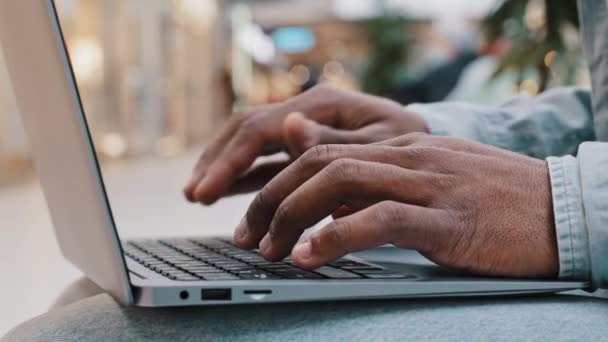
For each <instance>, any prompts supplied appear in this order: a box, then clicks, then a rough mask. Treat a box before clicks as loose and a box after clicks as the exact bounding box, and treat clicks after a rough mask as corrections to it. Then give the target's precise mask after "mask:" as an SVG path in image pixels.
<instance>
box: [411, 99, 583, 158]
mask: <svg viewBox="0 0 608 342" xmlns="http://www.w3.org/2000/svg"><path fill="white" fill-rule="evenodd" d="M407 108H408V110H411V111H413V112H415V113H418V114H419V115H421V116H422V117H423V118H424V119H425V121H426V123H427V126H428V128H429V130H430V131H431V133H432V134H435V135H447V136H453V137H458V138H463V139H469V140H475V141H478V142H481V143H484V144H488V145H493V146H497V147H501V148H504V149H508V150H511V151H515V152H519V153H523V154H526V155H529V156H532V157H536V158H547V157H549V156H561V155H566V154H572V155H573V154H576V150H577V147H578V145H579V144H581V143H583V142H585V141H594V140H595V131H594V123H593V112H592V104H591V92H590V90H589V89H584V88H556V89H554V90H550V91H547V92H545V93H543V94H541V95H539V96H534V97H531V96H527V95H521V96H517V97H515V98H514V99H513V100H511V101H508V102H506V103H504V104H502V105H500V106H486V105H474V104H469V103H460V102H438V103H431V104H413V105H410V106H408V107H407Z"/></svg>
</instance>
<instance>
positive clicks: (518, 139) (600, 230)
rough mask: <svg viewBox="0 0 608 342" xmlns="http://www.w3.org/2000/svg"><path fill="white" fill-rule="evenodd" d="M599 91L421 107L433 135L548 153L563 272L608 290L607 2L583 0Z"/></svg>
mask: <svg viewBox="0 0 608 342" xmlns="http://www.w3.org/2000/svg"><path fill="white" fill-rule="evenodd" d="M579 12H580V17H581V25H582V37H583V40H584V48H585V54H586V57H587V60H588V64H589V67H590V69H591V76H592V90H589V89H581V88H559V89H554V90H550V91H547V92H545V93H543V94H541V95H539V96H536V97H530V96H524V95H522V96H518V97H516V98H514V99H513V100H511V101H509V102H507V103H504V104H503V105H501V106H499V107H494V106H484V105H472V104H466V103H458V102H440V103H434V104H426V105H423V104H414V105H411V106H409V107H408V109H410V110H412V111H414V112H417V113H419V114H421V115H422V116H423V117H424V118H425V120H426V122H427V124H428V127H429V129H430V130H431V133H433V134H438V135H449V136H454V137H459V138H464V139H471V140H476V141H479V142H482V143H485V144H489V145H494V146H498V147H501V148H505V149H509V150H512V151H516V152H520V153H524V154H527V155H529V156H532V157H537V158H546V160H547V163H548V166H549V173H550V177H551V186H552V196H553V210H554V214H555V229H556V236H557V247H558V251H559V265H560V271H559V276H560V278H563V279H589V280H591V284H592V287H594V288H608V0H579Z"/></svg>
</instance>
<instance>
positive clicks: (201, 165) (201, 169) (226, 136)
mask: <svg viewBox="0 0 608 342" xmlns="http://www.w3.org/2000/svg"><path fill="white" fill-rule="evenodd" d="M238 124H239V120H233V121H231V122H229V123H228V124H227V125H226V128H225V129H224V130H223V131H222V132H221V133H220V134H219V136H218V137H217V138H215V139H213V141H212V142H211V143H210V144H209V145H208V147H207V148H206V149H205V151H204V152H203V154H202V155H201V157H200V158H199V160H198V161H197V163H196V166H195V167H194V170H193V171H192V176H191V177H190V180H189V181H188V183H187V184H186V186H185V187H184V190H183V192H184V196H185V197H186V199H187V200H188V201H190V202H196V199H195V196H194V191H195V190H196V187H197V186H198V184H199V183H200V181H201V179H202V178H203V177H204V175H205V172H206V167H207V166H208V165H209V163H210V162H211V161H212V160H214V159H215V158H216V157H217V155H218V154H219V153H220V152H221V151H222V149H223V148H224V146H225V145H226V144H227V143H228V142H229V141H230V139H231V138H232V136H233V135H234V132H236V130H237V129H238Z"/></svg>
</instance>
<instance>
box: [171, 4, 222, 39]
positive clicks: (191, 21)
mask: <svg viewBox="0 0 608 342" xmlns="http://www.w3.org/2000/svg"><path fill="white" fill-rule="evenodd" d="M178 8H179V10H178V15H179V16H180V17H181V19H183V20H185V22H187V23H188V25H189V26H191V27H193V28H194V29H195V30H197V31H201V32H202V31H206V30H207V29H208V28H209V26H210V25H211V22H212V21H213V19H215V18H216V17H217V15H218V13H219V8H218V5H217V2H216V0H180V1H179V7H178Z"/></svg>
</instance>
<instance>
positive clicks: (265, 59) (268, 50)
mask: <svg viewBox="0 0 608 342" xmlns="http://www.w3.org/2000/svg"><path fill="white" fill-rule="evenodd" d="M237 39H238V42H239V46H240V47H241V49H243V50H244V51H245V52H247V53H248V54H249V55H251V57H253V59H254V60H255V61H256V62H258V63H260V64H270V63H271V62H272V61H273V60H274V57H275V55H276V49H275V46H274V42H273V41H272V39H271V38H270V37H269V36H267V35H266V34H264V32H263V31H262V28H261V27H260V26H258V25H253V24H252V25H247V26H245V27H243V28H242V29H241V30H240V31H239V32H238V35H237Z"/></svg>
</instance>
